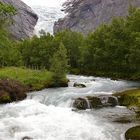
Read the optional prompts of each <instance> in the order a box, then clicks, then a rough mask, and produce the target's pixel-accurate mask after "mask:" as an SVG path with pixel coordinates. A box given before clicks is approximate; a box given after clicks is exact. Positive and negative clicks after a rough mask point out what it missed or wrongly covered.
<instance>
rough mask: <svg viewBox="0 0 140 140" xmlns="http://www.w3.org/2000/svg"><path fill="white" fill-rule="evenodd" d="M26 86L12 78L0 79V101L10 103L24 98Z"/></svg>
mask: <svg viewBox="0 0 140 140" xmlns="http://www.w3.org/2000/svg"><path fill="white" fill-rule="evenodd" d="M25 92H26V88H25V86H24V85H22V84H21V83H19V82H17V81H14V80H9V79H5V80H0V103H1V104H3V103H10V102H14V101H20V100H23V99H25V98H26V96H27V95H26V93H25Z"/></svg>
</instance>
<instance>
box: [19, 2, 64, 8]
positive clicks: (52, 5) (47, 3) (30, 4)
mask: <svg viewBox="0 0 140 140" xmlns="http://www.w3.org/2000/svg"><path fill="white" fill-rule="evenodd" d="M22 1H24V2H25V3H26V4H28V5H29V6H32V5H43V6H48V7H58V6H61V5H62V3H63V2H64V1H66V0H22Z"/></svg>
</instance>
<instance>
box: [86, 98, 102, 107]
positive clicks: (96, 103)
mask: <svg viewBox="0 0 140 140" xmlns="http://www.w3.org/2000/svg"><path fill="white" fill-rule="evenodd" d="M86 98H87V100H88V102H89V104H90V108H98V107H102V106H103V104H102V102H101V99H100V98H99V97H91V96H87V97H86Z"/></svg>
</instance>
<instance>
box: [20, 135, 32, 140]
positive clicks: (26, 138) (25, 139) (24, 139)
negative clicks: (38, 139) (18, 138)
mask: <svg viewBox="0 0 140 140" xmlns="http://www.w3.org/2000/svg"><path fill="white" fill-rule="evenodd" d="M22 140H33V138H31V137H28V136H25V137H23V138H22Z"/></svg>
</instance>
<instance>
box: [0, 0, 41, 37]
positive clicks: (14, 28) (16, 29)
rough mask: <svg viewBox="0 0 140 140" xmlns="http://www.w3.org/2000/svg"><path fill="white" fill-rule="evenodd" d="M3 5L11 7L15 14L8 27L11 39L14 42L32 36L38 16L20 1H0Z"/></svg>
mask: <svg viewBox="0 0 140 140" xmlns="http://www.w3.org/2000/svg"><path fill="white" fill-rule="evenodd" d="M0 2H2V3H4V4H10V5H13V7H14V8H15V9H16V11H17V13H16V14H15V15H14V16H13V17H12V18H13V24H12V25H11V26H9V27H8V29H7V30H8V32H9V33H10V35H11V37H12V38H13V39H16V40H21V39H26V38H28V37H31V36H33V34H34V27H35V25H36V23H37V20H38V16H37V15H36V14H35V13H34V12H33V10H32V9H31V8H30V7H29V6H27V5H26V4H25V3H24V2H22V1H21V0H0Z"/></svg>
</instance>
